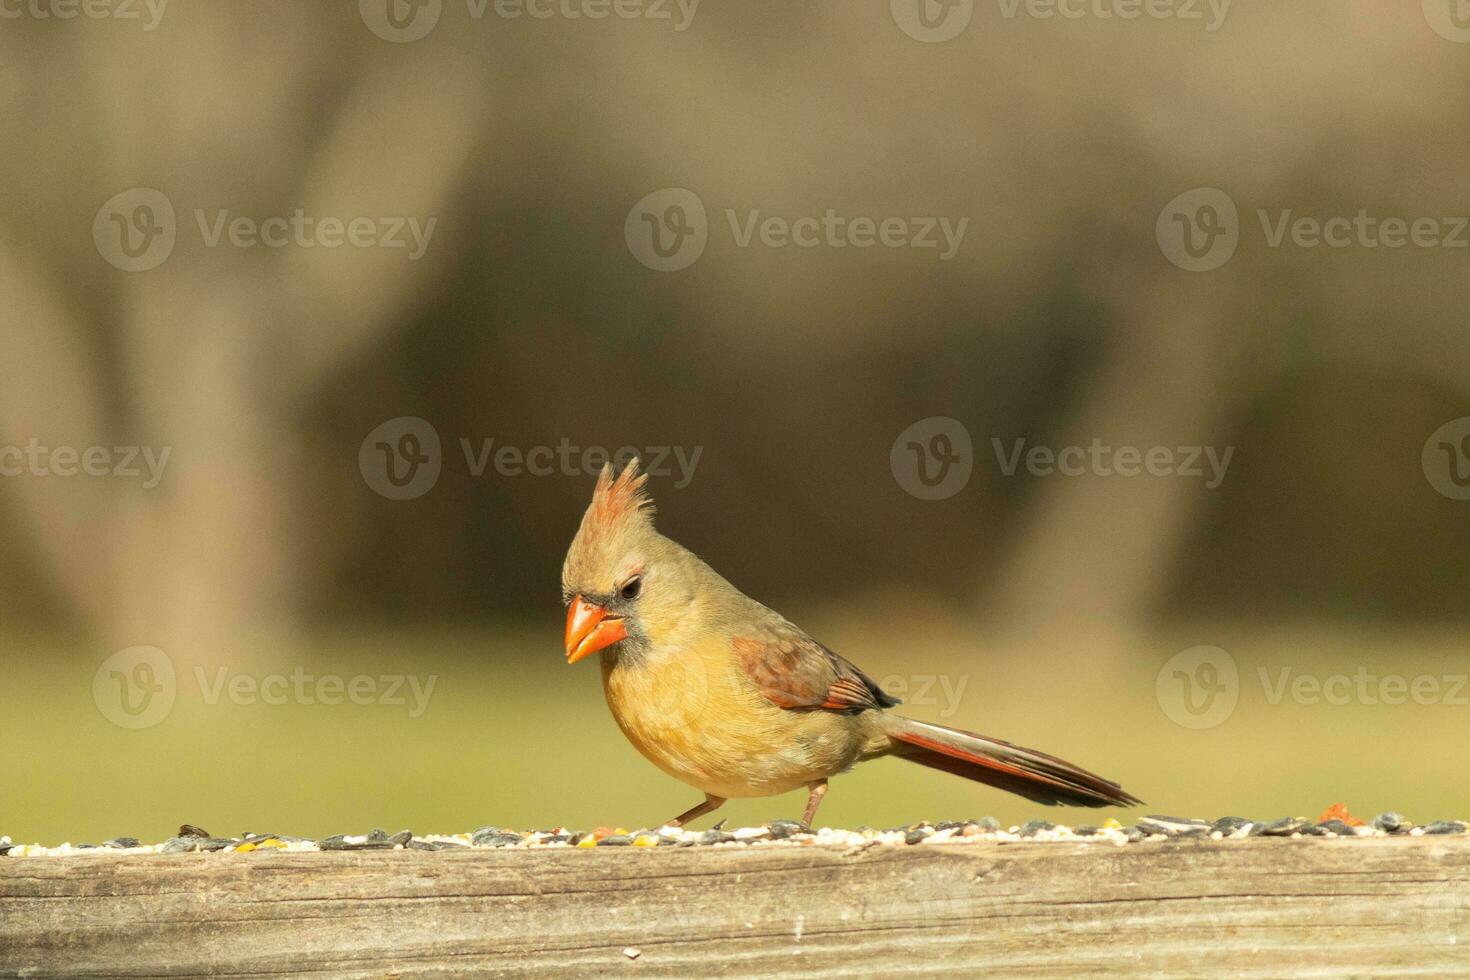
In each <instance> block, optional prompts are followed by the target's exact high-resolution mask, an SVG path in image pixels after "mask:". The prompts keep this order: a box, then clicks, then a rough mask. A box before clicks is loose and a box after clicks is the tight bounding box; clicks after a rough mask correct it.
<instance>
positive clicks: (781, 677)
mask: <svg viewBox="0 0 1470 980" xmlns="http://www.w3.org/2000/svg"><path fill="white" fill-rule="evenodd" d="M734 648H735V655H736V659H737V660H738V661H739V663H740V666H741V667H743V668H744V670H745V674H746V676H747V677H749V678H750V680H751V683H753V684H754V685H755V686H756V688H757V689H758V690H759V691H760V692H761V694H762V695H764V696H765V697H766V698H767V700H769V701H771V702H772V703H773V704H777V705H780V706H781V707H783V708H788V709H790V710H792V711H814V710H817V709H823V710H826V711H840V712H844V713H847V714H856V713H858V712H859V711H866V710H868V709H869V708H891V707H893V706H894V705H895V704H898V703H899V702H898V698H895V697H893V696H892V695H889V694H887V693H885V692H884V691H883V689H882V688H881V687H879V686H878V685H877V683H876V682H875V681H874V680H873V679H872V678H871V677H869V676H868V675H867V674H864V673H863V672H862V671H861V670H859V669H858V668H857V667H855V666H853V665H852V664H851V663H850V662H848V661H847V660H844V659H843V658H842V657H840V656H838V655H837V654H835V653H833V652H832V651H831V650H828V649H827V648H826V647H824V646H822V644H820V643H818V642H817V641H816V640H813V639H812V638H811V637H809V636H807V635H806V634H804V633H801V632H800V631H798V630H795V629H794V628H792V629H791V630H790V631H765V630H762V631H760V632H759V633H758V634H755V635H751V636H743V637H739V638H737V639H736V640H735V641H734Z"/></svg>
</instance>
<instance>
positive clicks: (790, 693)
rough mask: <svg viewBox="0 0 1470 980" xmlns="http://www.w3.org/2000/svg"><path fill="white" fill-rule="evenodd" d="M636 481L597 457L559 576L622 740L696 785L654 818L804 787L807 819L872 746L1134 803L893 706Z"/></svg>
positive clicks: (1043, 758) (980, 778) (682, 820)
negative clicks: (681, 529) (721, 569)
mask: <svg viewBox="0 0 1470 980" xmlns="http://www.w3.org/2000/svg"><path fill="white" fill-rule="evenodd" d="M647 482H648V474H647V473H642V474H640V473H639V463H638V460H637V459H636V458H634V459H631V460H630V461H629V462H628V463H627V464H626V465H625V466H624V467H623V468H622V470H621V471H620V472H619V473H618V474H617V475H616V476H614V473H613V468H612V464H611V463H610V462H609V463H606V464H604V466H603V467H602V470H601V472H600V473H599V475H598V477H597V483H596V486H595V487H594V488H593V492H592V502H591V503H590V504H589V505H588V507H587V510H586V512H585V513H584V514H583V515H582V520H581V524H580V526H579V527H578V529H577V532H576V535H575V536H574V537H573V539H572V543H571V546H570V548H569V549H568V551H567V555H566V560H565V562H564V563H563V565H562V576H561V579H562V582H561V584H562V601H563V602H564V603H565V604H566V606H567V620H566V633H565V636H564V640H565V647H566V657H567V663H568V664H575V663H577V662H578V661H580V660H582V659H584V658H586V657H589V656H591V655H592V654H594V653H596V654H598V655H599V659H600V660H601V664H602V685H603V693H604V695H605V696H606V699H607V704H608V707H609V708H610V709H611V710H612V715H613V719H614V720H615V721H616V722H617V725H618V727H619V728H620V729H621V730H622V732H623V734H624V735H625V736H626V737H627V739H628V741H630V742H631V743H632V744H633V746H634V747H635V748H636V749H637V750H638V751H639V752H640V753H642V755H643V756H645V757H646V758H647V759H648V760H649V761H650V762H652V763H653V764H654V765H655V766H657V767H658V768H659V769H661V770H663V771H664V772H665V773H667V774H668V775H670V776H672V777H674V778H675V779H678V780H681V781H682V782H684V783H687V784H688V785H690V786H693V787H694V788H695V789H697V790H699V791H701V792H702V793H703V794H704V801H703V802H701V803H698V804H696V805H695V806H693V807H691V808H689V809H688V810H686V811H685V812H683V813H681V814H679V815H678V816H676V817H674V818H672V819H670V820H668V821H666V822H665V823H664V824H663V826H670V827H682V826H684V825H686V824H688V823H689V822H690V821H692V820H695V819H697V818H699V817H701V816H704V815H705V814H708V813H710V812H712V811H714V810H716V809H718V808H719V807H720V806H722V805H724V803H725V802H726V801H727V800H729V799H732V798H749V797H763V796H774V795H777V794H780V793H786V792H789V791H792V790H795V789H799V788H803V787H805V788H806V790H807V794H808V795H807V804H806V809H805V812H804V814H803V816H802V823H803V824H805V825H806V826H807V827H811V826H813V823H812V821H813V820H814V819H815V818H816V814H817V807H818V806H819V805H820V804H821V802H822V798H823V797H824V795H825V794H826V792H827V785H828V780H829V779H831V777H833V776H835V775H837V774H839V773H842V772H846V771H848V770H849V769H851V768H852V767H853V766H854V765H856V764H857V763H859V762H864V761H867V760H870V759H876V758H880V757H884V756H892V757H895V758H899V759H904V760H907V761H909V762H916V763H918V764H919V765H922V766H928V767H929V768H932V769H938V770H941V771H943V772H947V773H952V774H954V775H957V776H963V777H965V778H967V779H971V780H974V781H976V782H979V783H984V784H987V785H989V786H992V787H996V788H998V789H1001V790H1005V791H1007V792H1010V793H1015V794H1017V795H1018V796H1022V797H1025V798H1026V799H1028V800H1032V801H1034V802H1037V803H1042V804H1047V805H1070V806H1081V807H1105V806H1132V805H1135V804H1138V803H1141V802H1142V801H1140V800H1139V799H1137V798H1136V797H1134V796H1133V795H1132V794H1130V793H1128V792H1126V791H1124V790H1123V788H1122V787H1121V786H1120V785H1119V784H1118V783H1115V782H1113V781H1111V780H1108V779H1104V778H1102V777H1101V776H1097V775H1094V774H1093V773H1090V772H1088V771H1087V770H1085V769H1082V768H1080V767H1079V766H1076V765H1073V764H1072V763H1070V762H1066V761H1064V760H1062V759H1059V758H1056V757H1055V756H1051V755H1047V754H1046V753H1044V752H1038V751H1036V750H1035V749H1028V748H1023V747H1021V746H1019V745H1013V744H1011V743H1010V742H1003V741H1001V740H1000V739H995V738H989V737H987V736H984V735H977V734H975V733H974V732H968V731H963V730H961V729H957V728H948V727H945V726H943V725H936V724H932V723H929V722H924V721H917V720H914V719H912V718H906V717H903V716H901V715H898V714H895V713H893V712H892V711H891V710H889V709H891V708H893V707H895V706H896V705H898V704H899V700H898V699H897V698H895V697H892V696H891V695H889V694H887V693H885V692H884V691H883V690H882V688H880V687H879V686H878V684H877V683H876V682H875V681H874V680H873V679H872V678H871V677H869V676H868V675H867V674H865V673H863V672H862V671H861V670H860V669H858V667H856V666H855V665H854V664H853V663H851V662H850V661H848V660H846V659H844V658H843V657H841V656H839V655H838V654H837V653H834V652H833V651H832V650H830V649H828V648H827V647H825V646H823V645H822V644H821V643H819V642H817V641H816V640H814V639H812V638H811V637H810V636H808V635H807V634H806V633H805V632H803V631H802V630H801V629H800V628H799V627H797V626H796V625H794V624H792V623H790V622H788V621H787V620H786V619H785V618H784V617H782V616H781V615H780V614H779V613H777V612H775V611H774V610H772V609H769V608H767V607H766V606H764V605H762V604H761V603H760V602H757V601H756V600H755V599H752V598H750V597H749V596H746V595H745V594H744V593H742V592H740V591H739V590H738V589H736V588H735V587H734V586H733V585H731V584H730V583H729V582H727V581H726V580H725V579H724V578H722V577H721V576H720V575H719V573H717V572H716V571H715V570H714V569H713V568H711V567H710V566H709V565H708V564H706V563H705V562H704V561H703V560H701V559H700V558H699V557H697V556H696V555H695V554H694V553H693V552H691V551H689V550H687V549H686V548H684V547H683V546H682V545H680V544H678V543H676V542H675V541H673V540H671V539H670V538H668V537H665V536H664V535H663V534H661V533H660V532H659V531H658V530H657V529H656V528H655V527H654V522H653V513H654V507H653V500H652V498H651V497H650V495H649V493H648V490H647Z"/></svg>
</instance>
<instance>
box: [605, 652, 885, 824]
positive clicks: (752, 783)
mask: <svg viewBox="0 0 1470 980" xmlns="http://www.w3.org/2000/svg"><path fill="white" fill-rule="evenodd" d="M722 654H723V655H722ZM738 670H739V668H738V666H737V665H736V663H735V661H734V658H733V657H732V656H731V655H730V654H729V653H728V651H720V650H708V649H700V648H698V647H694V648H688V649H684V650H681V651H680V652H679V653H678V654H676V655H672V656H663V657H652V656H650V657H643V658H639V659H638V660H636V661H635V660H628V661H620V660H619V659H617V658H616V657H607V658H604V660H603V664H602V676H603V689H604V693H605V694H606V696H607V703H608V707H609V708H611V709H612V713H613V718H614V719H615V720H616V721H617V724H618V727H619V728H620V729H622V732H623V734H624V735H625V736H627V738H628V741H630V742H632V743H633V746H634V747H635V748H637V749H638V751H639V752H641V753H642V754H643V755H644V756H645V757H646V758H647V759H648V760H649V761H650V762H652V763H653V764H654V765H656V766H658V767H659V768H660V769H662V770H663V771H664V772H666V773H668V774H669V775H671V776H673V777H675V778H676V779H680V780H682V781H684V782H686V783H689V784H690V785H692V786H695V787H697V788H698V789H701V790H703V791H704V792H706V793H713V794H714V795H716V796H721V797H727V798H728V797H744V796H766V795H771V794H774V793H782V792H785V791H787V790H790V789H795V788H797V787H799V786H804V785H806V784H807V783H808V782H810V781H811V780H813V779H820V778H824V777H826V776H829V775H833V774H835V773H837V772H841V771H843V770H844V769H847V768H848V767H850V766H851V765H852V763H853V762H854V761H855V759H856V757H857V755H858V753H859V751H860V748H861V744H860V743H861V738H860V736H859V735H858V733H857V726H856V725H855V724H854V723H853V719H851V718H848V717H846V716H842V715H837V714H833V713H831V712H827V711H815V712H793V711H787V710H784V709H781V708H778V707H776V706H775V705H773V704H772V703H771V702H770V701H768V700H766V699H765V698H764V697H762V696H761V695H760V693H759V692H758V691H756V690H755V688H754V687H753V685H751V684H750V683H749V681H748V680H747V679H746V678H744V677H743V676H741V675H740V674H739V673H738Z"/></svg>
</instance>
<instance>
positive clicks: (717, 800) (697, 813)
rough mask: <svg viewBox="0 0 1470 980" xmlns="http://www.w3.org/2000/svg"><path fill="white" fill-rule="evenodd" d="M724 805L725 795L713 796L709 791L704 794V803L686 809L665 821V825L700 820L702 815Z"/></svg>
mask: <svg viewBox="0 0 1470 980" xmlns="http://www.w3.org/2000/svg"><path fill="white" fill-rule="evenodd" d="M724 805H725V800H724V797H720V796H712V795H710V794H709V793H706V794H704V802H703V803H701V804H699V805H698V806H692V807H690V808H689V809H687V810H685V811H684V812H683V813H681V814H679V815H678V816H677V817H675V818H674V819H672V820H669V821H666V822H665V823H664V826H665V827H682V826H684V825H685V824H686V823H688V822H689V821H691V820H698V819H699V818H700V817H702V816H704V815H705V814H706V813H711V812H713V811H715V810H718V809H719V808H720V807H722V806H724Z"/></svg>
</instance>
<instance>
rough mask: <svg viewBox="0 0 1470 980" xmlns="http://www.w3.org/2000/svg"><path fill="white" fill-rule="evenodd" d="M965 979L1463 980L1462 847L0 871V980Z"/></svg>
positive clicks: (197, 857) (130, 861) (298, 862)
mask: <svg viewBox="0 0 1470 980" xmlns="http://www.w3.org/2000/svg"><path fill="white" fill-rule="evenodd" d="M625 947H636V948H637V949H639V950H640V951H641V955H640V956H639V957H638V958H637V959H629V958H628V957H626V956H624V955H623V949H624V948H625ZM982 971H985V972H994V973H998V974H1000V975H1005V976H1068V977H1074V976H1081V975H1089V974H1098V975H1101V974H1109V975H1117V974H1120V973H1123V974H1129V975H1137V974H1150V975H1162V976H1218V975H1222V974H1225V973H1229V974H1232V975H1252V976H1262V977H1265V976H1270V977H1280V976H1308V975H1312V976H1321V975H1323V974H1324V973H1338V974H1340V973H1350V974H1359V975H1362V974H1371V975H1374V976H1392V975H1401V976H1410V975H1420V976H1431V975H1432V976H1445V975H1450V974H1456V973H1462V974H1470V838H1465V837H1422V838H1378V839H1359V840H1348V839H1341V840H1332V839H1310V840H1271V839H1252V840H1246V841H1209V840H1203V841H1201V840H1178V841H1168V842H1151V843H1143V844H1134V845H1129V846H1127V847H1121V848H1120V847H1116V846H1114V845H1111V844H1081V843H1044V844H1036V843H1020V844H978V845H976V844H968V845H963V844H962V845H918V846H912V847H894V846H875V847H869V848H867V849H866V850H856V849H842V848H826V847H815V846H810V847H768V848H649V849H641V848H640V849H634V848H618V849H612V848H600V849H595V850H570V849H555V850H530V851H526V850H522V851H515V850H499V851H494V850H476V851H463V852H432V853H431V852H419V851H389V852H356V853H340V852H331V853H319V854H281V853H256V854H170V855H147V856H141V857H117V856H106V855H103V856H90V855H89V856H79V857H69V858H4V859H0V973H4V974H5V975H12V976H14V975H25V976H51V975H89V976H90V975H97V974H118V975H126V976H160V975H168V976H181V975H192V974H200V973H211V974H216V975H224V976H273V975H283V974H289V975H300V974H310V973H321V974H331V975H346V976H360V977H382V976H404V977H418V976H428V975H431V974H434V975H438V974H443V973H456V972H459V973H473V974H477V975H487V974H488V975H496V976H529V975H547V974H558V975H576V976H677V977H688V976H777V975H780V976H800V977H835V976H847V975H867V976H929V975H938V974H944V973H953V974H956V975H963V976H975V975H979V974H980V973H981V972H982Z"/></svg>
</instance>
